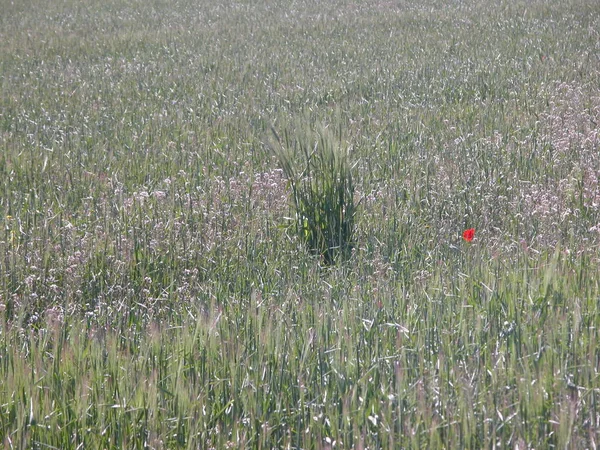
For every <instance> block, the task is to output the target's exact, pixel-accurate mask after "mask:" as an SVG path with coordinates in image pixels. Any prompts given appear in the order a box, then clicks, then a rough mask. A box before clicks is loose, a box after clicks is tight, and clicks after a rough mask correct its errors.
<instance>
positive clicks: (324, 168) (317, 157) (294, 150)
mask: <svg viewBox="0 0 600 450" xmlns="http://www.w3.org/2000/svg"><path fill="white" fill-rule="evenodd" d="M300 132H301V133H302V135H301V136H300V137H298V138H296V139H293V138H290V136H288V135H287V134H286V135H285V141H284V142H282V140H281V139H280V138H279V136H278V135H277V133H276V132H275V131H274V135H275V137H276V139H277V143H278V146H277V147H274V151H275V155H276V156H277V159H278V160H279V163H280V164H281V167H282V169H283V172H284V174H285V176H286V178H287V179H288V180H289V182H290V186H291V189H292V198H293V202H294V208H295V211H296V218H295V221H294V222H295V228H296V232H297V234H298V235H299V236H300V238H301V240H302V241H303V242H304V243H305V244H306V245H307V246H308V248H309V249H310V250H311V251H312V252H314V253H316V254H318V255H321V256H322V257H323V260H324V263H325V264H326V265H331V264H334V263H335V262H337V261H340V260H344V259H348V258H349V256H350V254H351V251H352V247H353V245H354V221H355V214H356V208H357V204H356V201H355V199H354V184H353V182H352V172H351V167H350V163H349V161H348V155H347V153H346V152H345V151H344V150H343V149H342V148H340V144H338V143H337V142H336V141H335V138H333V137H332V136H331V135H330V132H329V131H328V130H326V129H324V130H322V131H320V132H318V133H314V132H311V131H307V130H302V131H300ZM297 154H299V155H300V156H299V157H298V156H297Z"/></svg>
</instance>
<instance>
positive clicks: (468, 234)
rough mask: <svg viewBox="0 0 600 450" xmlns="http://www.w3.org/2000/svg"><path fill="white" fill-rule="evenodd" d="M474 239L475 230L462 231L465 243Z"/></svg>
mask: <svg viewBox="0 0 600 450" xmlns="http://www.w3.org/2000/svg"><path fill="white" fill-rule="evenodd" d="M474 237H475V228H469V229H468V230H465V231H463V239H464V240H465V241H467V242H471V241H472V240H473V238H474Z"/></svg>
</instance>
